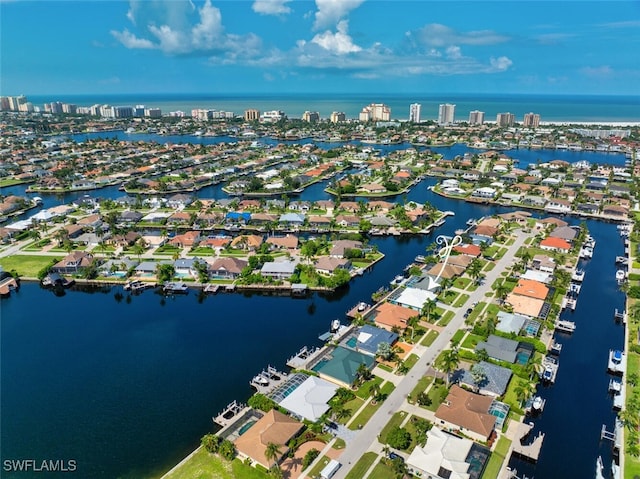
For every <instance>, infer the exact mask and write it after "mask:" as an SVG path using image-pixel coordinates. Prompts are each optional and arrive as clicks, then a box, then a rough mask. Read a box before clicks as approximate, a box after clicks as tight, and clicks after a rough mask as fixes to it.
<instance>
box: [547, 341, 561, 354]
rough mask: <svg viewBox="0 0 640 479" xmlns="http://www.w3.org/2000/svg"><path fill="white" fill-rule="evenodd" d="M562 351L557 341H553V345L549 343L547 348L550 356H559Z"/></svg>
mask: <svg viewBox="0 0 640 479" xmlns="http://www.w3.org/2000/svg"><path fill="white" fill-rule="evenodd" d="M561 351H562V344H560V343H559V342H557V341H553V343H551V346H549V353H551V354H555V355H556V356H558V355H560V352H561Z"/></svg>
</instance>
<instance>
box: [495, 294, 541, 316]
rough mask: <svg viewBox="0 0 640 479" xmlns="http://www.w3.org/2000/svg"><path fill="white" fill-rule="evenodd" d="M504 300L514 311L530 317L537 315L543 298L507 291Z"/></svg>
mask: <svg viewBox="0 0 640 479" xmlns="http://www.w3.org/2000/svg"><path fill="white" fill-rule="evenodd" d="M504 302H505V304H508V305H510V306H511V308H512V310H513V312H514V313H517V314H523V315H525V316H529V317H531V318H536V317H538V315H539V314H540V312H541V311H542V307H543V305H544V300H542V299H538V298H532V297H530V296H522V295H519V294H513V293H509V294H508V295H507V297H506V298H505V300H504ZM543 319H544V318H543Z"/></svg>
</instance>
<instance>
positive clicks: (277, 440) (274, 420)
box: [235, 409, 304, 469]
mask: <svg viewBox="0 0 640 479" xmlns="http://www.w3.org/2000/svg"><path fill="white" fill-rule="evenodd" d="M303 427H304V426H303V424H302V423H300V422H298V421H296V420H295V419H293V418H291V417H289V416H287V415H286V414H282V413H281V412H279V411H276V410H275V409H272V410H271V411H269V412H268V413H266V414H265V415H264V416H263V417H262V418H260V419H259V420H258V421H257V422H256V423H255V424H254V425H253V426H251V428H249V429H248V430H247V431H246V432H245V433H244V434H242V436H240V437H239V438H238V439H236V441H235V446H236V449H237V450H238V454H239V455H240V457H241V458H249V459H251V461H253V462H254V463H258V464H260V465H261V466H264V467H266V468H267V469H268V468H270V467H271V466H272V465H273V463H272V460H270V459H267V457H266V455H265V452H266V450H267V446H268V445H269V443H273V444H277V445H278V446H279V451H280V452H278V454H277V457H276V458H275V460H276V462H278V463H279V462H280V461H281V460H282V458H283V457H284V456H286V455H287V453H288V452H289V448H288V447H287V444H288V442H289V441H290V440H291V438H294V437H296V436H297V435H298V434H299V433H300V432H301V431H302V428H303Z"/></svg>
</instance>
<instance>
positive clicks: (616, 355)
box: [607, 349, 627, 375]
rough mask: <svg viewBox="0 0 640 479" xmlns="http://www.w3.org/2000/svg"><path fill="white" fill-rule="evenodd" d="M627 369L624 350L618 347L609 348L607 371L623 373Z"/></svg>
mask: <svg viewBox="0 0 640 479" xmlns="http://www.w3.org/2000/svg"><path fill="white" fill-rule="evenodd" d="M626 369H627V358H626V354H625V353H624V351H621V350H619V349H610V350H609V361H608V362H607V371H609V373H611V374H618V375H620V374H624V373H625V371H626Z"/></svg>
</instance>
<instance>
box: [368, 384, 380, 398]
mask: <svg viewBox="0 0 640 479" xmlns="http://www.w3.org/2000/svg"><path fill="white" fill-rule="evenodd" d="M369 395H370V396H371V397H372V398H373V401H372V402H374V403H375V402H376V398H377V397H378V396H379V395H380V383H377V382H376V383H373V384H372V385H371V387H370V388H369Z"/></svg>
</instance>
